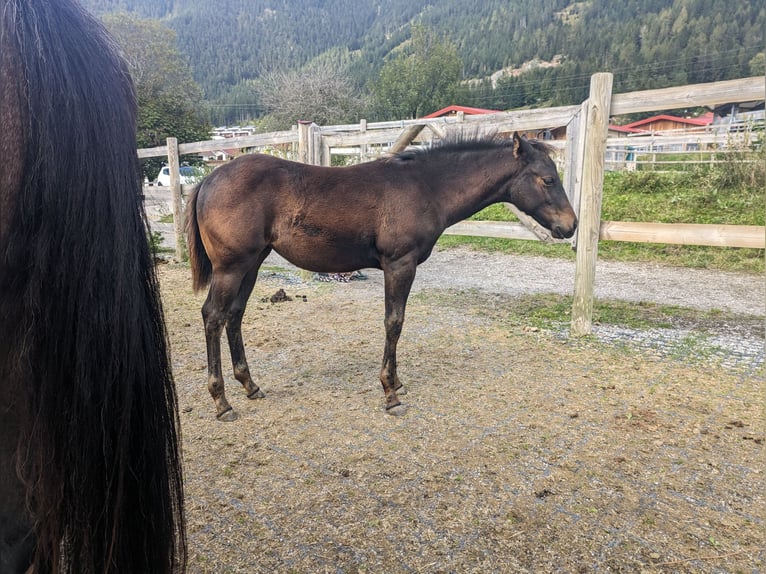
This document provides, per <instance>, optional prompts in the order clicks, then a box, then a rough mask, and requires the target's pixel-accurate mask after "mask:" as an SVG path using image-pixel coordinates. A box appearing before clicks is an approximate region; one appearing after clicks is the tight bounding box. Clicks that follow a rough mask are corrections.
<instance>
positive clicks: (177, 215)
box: [167, 138, 186, 261]
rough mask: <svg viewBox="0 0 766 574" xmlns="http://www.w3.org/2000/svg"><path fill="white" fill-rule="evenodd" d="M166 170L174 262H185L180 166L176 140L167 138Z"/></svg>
mask: <svg viewBox="0 0 766 574" xmlns="http://www.w3.org/2000/svg"><path fill="white" fill-rule="evenodd" d="M167 146H168V169H169V171H170V196H171V198H172V199H173V228H174V230H175V233H176V260H177V261H185V260H186V241H185V239H184V227H185V224H184V210H183V193H182V191H181V166H180V162H179V159H178V139H176V138H168V139H167Z"/></svg>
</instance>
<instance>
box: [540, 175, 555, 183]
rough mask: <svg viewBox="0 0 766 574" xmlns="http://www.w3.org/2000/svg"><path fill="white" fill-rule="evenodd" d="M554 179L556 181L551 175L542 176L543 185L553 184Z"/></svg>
mask: <svg viewBox="0 0 766 574" xmlns="http://www.w3.org/2000/svg"><path fill="white" fill-rule="evenodd" d="M555 181H556V180H555V179H553V178H552V177H551V176H548V177H544V178H543V183H544V184H545V185H553V183H554V182H555Z"/></svg>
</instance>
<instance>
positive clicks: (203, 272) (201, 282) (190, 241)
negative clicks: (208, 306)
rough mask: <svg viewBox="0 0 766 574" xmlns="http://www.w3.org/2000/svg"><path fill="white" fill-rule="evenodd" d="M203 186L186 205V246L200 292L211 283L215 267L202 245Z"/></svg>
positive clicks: (196, 189) (195, 284)
mask: <svg viewBox="0 0 766 574" xmlns="http://www.w3.org/2000/svg"><path fill="white" fill-rule="evenodd" d="M203 185H205V182H204V181H203V182H202V183H199V184H198V185H197V187H195V188H194V191H192V193H191V195H190V196H189V201H188V203H187V204H186V244H187V246H188V247H189V264H190V266H191V273H192V287H193V289H194V291H199V290H200V289H202V288H204V287H205V286H206V285H207V284H208V283H210V278H211V277H212V275H213V265H212V263H211V262H210V257H208V254H207V251H205V246H204V244H203V243H202V237H201V236H200V234H199V222H198V221H197V196H198V195H199V192H200V189H202V186H203Z"/></svg>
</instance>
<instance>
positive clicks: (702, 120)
mask: <svg viewBox="0 0 766 574" xmlns="http://www.w3.org/2000/svg"><path fill="white" fill-rule="evenodd" d="M660 120H669V121H672V122H678V123H679V124H689V125H692V126H707V125H710V124H712V123H713V114H712V113H711V112H708V113H706V114H702V115H701V116H700V117H698V118H679V117H678V116H670V115H667V114H660V115H659V116H652V117H651V118H644V119H643V120H638V121H637V122H633V123H630V124H625V125H624V126H622V127H623V128H634V129H635V128H638V127H639V126H644V125H646V124H650V123H652V122H656V121H660Z"/></svg>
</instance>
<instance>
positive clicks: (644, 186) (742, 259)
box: [438, 161, 766, 273]
mask: <svg viewBox="0 0 766 574" xmlns="http://www.w3.org/2000/svg"><path fill="white" fill-rule="evenodd" d="M763 163H764V162H760V164H763ZM760 164H747V163H745V164H743V163H742V162H740V163H737V162H734V161H733V162H732V164H731V165H728V164H724V165H722V166H717V167H714V168H709V167H705V168H698V169H695V170H692V171H684V172H672V173H657V172H611V173H607V174H606V176H605V178H604V196H603V201H602V214H601V218H602V220H604V221H641V222H656V223H707V224H716V223H718V224H729V225H764V219H765V217H764V215H765V213H766V210H764V200H763V186H762V184H763V181H764V180H766V176H764V175H763V173H762V171H763V167H762V166H760ZM743 165H745V166H750V167H749V168H748V167H745V168H743ZM759 166H760V167H759ZM759 170H760V171H759ZM755 172H758V173H755ZM759 174H760V175H759ZM759 181H760V185H759V184H758V182H759ZM471 219H474V220H480V221H516V220H517V219H516V217H515V216H514V215H513V214H512V213H511V212H510V211H509V210H508V209H506V208H505V206H504V205H502V204H497V205H492V206H490V207H488V208H486V209H484V210H482V211H480V212H479V213H477V214H476V215H474V216H473V217H471ZM438 245H439V246H440V247H442V248H449V247H456V246H470V247H473V248H475V249H480V250H484V251H497V252H502V253H513V254H519V255H539V256H543V257H557V258H564V259H570V260H571V259H574V257H575V254H574V252H573V251H572V250H571V249H570V248H569V246H568V245H565V244H554V245H547V244H544V243H541V242H538V241H526V240H517V239H496V238H488V237H466V236H458V235H445V236H442V237H441V238H440V239H439V243H438ZM598 249H599V257H600V258H603V259H607V260H614V261H644V262H655V263H661V264H667V265H675V266H678V267H695V268H709V269H720V270H727V271H743V272H748V273H762V272H763V271H764V253H763V250H762V249H743V248H726V247H707V246H699V245H670V244H659V243H630V242H618V241H602V242H600V243H599V248H598Z"/></svg>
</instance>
